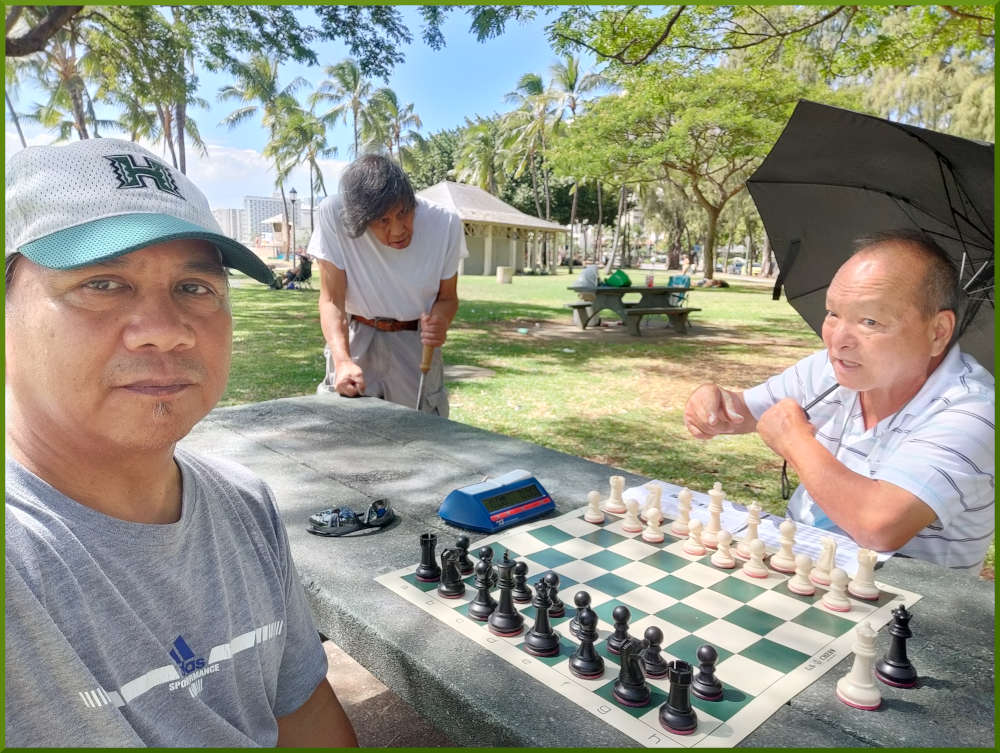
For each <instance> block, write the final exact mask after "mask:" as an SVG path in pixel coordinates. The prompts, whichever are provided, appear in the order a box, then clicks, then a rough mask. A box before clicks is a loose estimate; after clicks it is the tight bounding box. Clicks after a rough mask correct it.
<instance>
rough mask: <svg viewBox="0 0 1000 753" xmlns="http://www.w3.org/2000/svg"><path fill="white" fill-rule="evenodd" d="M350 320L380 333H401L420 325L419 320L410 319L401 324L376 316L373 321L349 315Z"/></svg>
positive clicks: (396, 320)
mask: <svg viewBox="0 0 1000 753" xmlns="http://www.w3.org/2000/svg"><path fill="white" fill-rule="evenodd" d="M351 319H353V320H354V321H356V322H361V323H362V324H364V325H367V326H369V327H374V328H375V329H377V330H379V331H381V332H401V331H402V330H404V329H417V327H418V326H419V324H420V320H419V319H411V320H410V321H408V322H401V321H399V319H389V318H387V317H384V316H376V317H375V318H374V319H365V318H364V317H363V316H358V315H357V314H351Z"/></svg>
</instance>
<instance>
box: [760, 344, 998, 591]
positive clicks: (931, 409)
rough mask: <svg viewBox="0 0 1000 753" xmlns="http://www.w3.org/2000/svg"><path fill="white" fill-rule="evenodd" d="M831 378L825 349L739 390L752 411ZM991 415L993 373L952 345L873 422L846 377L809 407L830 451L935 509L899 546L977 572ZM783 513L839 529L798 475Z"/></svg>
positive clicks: (987, 500)
mask: <svg viewBox="0 0 1000 753" xmlns="http://www.w3.org/2000/svg"><path fill="white" fill-rule="evenodd" d="M835 381H836V377H835V376H834V372H833V366H831V365H830V359H829V357H828V356H827V351H825V350H822V351H820V352H818V353H814V354H813V355H811V356H809V357H807V358H804V359H802V360H801V361H799V362H798V363H796V364H795V365H794V366H792V367H790V368H788V369H786V370H785V371H784V372H782V373H781V374H778V375H776V376H773V377H771V378H770V379H768V380H767V381H766V382H764V383H763V384H760V385H757V386H756V387H752V388H750V389H748V390H746V391H744V393H743V399H744V400H745V401H746V404H747V408H749V410H750V413H751V414H752V415H753V417H754V418H756V419H759V418H760V417H761V416H762V415H763V414H764V411H766V410H767V409H768V408H770V407H771V406H772V405H774V404H775V403H777V402H778V401H779V400H782V399H783V398H786V397H790V398H792V399H793V400H795V402H797V403H798V404H799V405H803V406H804V405H806V404H807V403H809V402H811V401H812V400H814V399H815V398H816V396H817V395H819V394H820V393H821V392H823V391H824V390H826V389H827V388H829V387H830V386H831V385H832V384H833V383H834V382H835ZM993 417H994V381H993V375H992V374H990V373H989V372H988V371H987V370H986V369H984V368H983V367H982V366H981V365H980V364H979V363H978V362H977V361H976V359H975V358H973V357H972V356H971V355H969V354H968V353H962V351H961V350H960V349H959V347H958V346H957V345H956V346H954V347H953V348H952V349H951V350H950V351H949V352H948V355H947V356H945V359H944V360H943V361H942V362H941V364H940V365H939V366H938V367H937V369H935V371H934V373H933V374H931V375H930V377H929V378H928V379H927V381H926V382H924V385H923V387H921V388H920V391H919V392H918V393H917V394H916V395H915V396H914V397H913V399H912V400H910V402H909V403H907V404H906V405H905V406H903V408H902V409H900V410H899V411H897V412H896V413H894V414H893V415H891V416H887V417H886V418H884V419H882V420H881V421H879V423H878V424H876V425H875V426H874V427H872V428H871V429H866V428H865V424H864V417H863V416H862V413H861V403H860V401H859V399H858V393H857V392H855V391H854V390H850V389H847V388H846V387H841V388H839V389H836V390H834V391H833V392H832V393H830V395H828V396H827V397H826V398H824V399H823V400H822V401H821V402H820V403H819V404H817V405H815V406H813V407H812V408H810V409H809V422H810V423H811V424H812V425H813V426H815V427H816V439H818V440H819V441H820V443H821V444H822V445H823V446H824V447H826V448H827V449H828V450H829V451H830V452H831V453H832V454H833V455H834V456H835V457H836V458H837V460H839V461H840V462H841V463H843V464H844V465H845V466H847V467H848V468H849V469H850V470H852V471H854V472H855V473H858V474H861V475H862V476H865V477H868V478H873V479H879V480H883V481H888V482H889V483H892V484H895V485H896V486H899V487H901V488H903V489H906V491H908V492H910V493H911V494H913V495H914V496H916V497H917V498H918V499H920V500H921V501H923V502H924V503H925V504H926V505H927V506H928V507H930V508H931V509H932V510H934V512H935V514H936V515H937V520H935V521H934V522H933V523H932V524H931V525H929V526H927V527H926V528H925V529H924V530H922V531H921V532H920V533H918V534H917V535H916V536H915V537H913V538H912V539H910V541H908V542H907V543H906V544H904V545H903V546H902V547H901V548H900V549H899V552H900V553H901V554H905V555H907V556H910V557H915V558H917V559H922V560H928V561H930V562H936V563H937V564H939V565H944V566H945V567H950V568H954V569H960V570H966V569H967V570H972V571H975V572H979V570H980V568H981V566H982V562H983V558H984V557H985V555H986V550H987V549H988V548H989V545H990V541H992V539H993V529H994V507H993V475H994V466H995V459H994V447H995V438H996V436H995V435H996V432H995V428H994V423H993ZM858 504H859V505H860V504H864V500H858ZM788 514H789V515H790V516H791V517H792V519H794V520H797V521H801V522H803V523H807V524H809V525H812V526H816V527H818V528H826V529H830V530H835V531H837V532H839V533H843V531H841V530H840V529H839V528H837V527H836V526H835V525H834V524H833V522H832V521H831V520H830V519H829V518H828V517H827V515H826V513H824V512H823V510H822V509H821V508H820V506H819V505H818V504H816V502H815V501H814V500H813V498H812V497H811V496H810V495H809V492H807V491H806V489H805V487H804V486H802V485H801V484H800V485H799V487H798V488H797V489H796V490H795V493H794V494H793V495H792V498H791V499H790V500H789V502H788Z"/></svg>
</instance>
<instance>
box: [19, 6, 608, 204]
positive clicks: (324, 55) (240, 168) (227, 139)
mask: <svg viewBox="0 0 1000 753" xmlns="http://www.w3.org/2000/svg"><path fill="white" fill-rule="evenodd" d="M401 11H402V13H403V16H404V18H405V19H406V22H407V25H408V26H409V28H410V31H411V34H412V36H413V37H414V41H413V42H412V43H411V44H410V45H407V46H406V47H405V48H404V52H405V55H406V62H405V63H403V64H402V65H399V66H397V67H396V70H395V71H394V72H393V74H392V76H391V77H390V79H389V82H388V86H390V87H391V88H392V89H393V90H395V92H396V94H397V95H398V96H399V98H400V100H401V101H402V102H403V103H404V104H406V103H410V102H412V103H413V105H414V110H415V112H416V113H417V115H419V116H420V118H421V120H422V121H423V128H422V129H421V132H422V133H423V134H425V135H426V134H429V133H433V132H434V131H438V130H441V129H443V128H453V127H455V126H458V125H461V124H463V123H464V119H465V117H466V116H469V117H473V116H475V115H477V114H478V115H490V114H492V113H494V112H505V111H506V110H507V109H509V107H510V106H509V105H507V104H505V102H504V95H505V94H506V93H507V92H509V91H511V90H513V89H514V88H515V86H516V84H517V80H518V78H520V76H521V75H522V74H524V73H528V72H535V73H539V74H542V75H543V76H544V77H545V79H546V80H547V79H548V74H549V71H548V69H549V66H550V65H551V64H552V63H553V62H555V60H556V55H555V54H554V53H553V52H552V50H551V49H550V47H549V43H548V41H547V39H546V36H545V32H544V27H545V25H546V23H547V22H548V21H551V20H552V18H553V15H549V16H546V15H542V16H540V17H539V18H538V19H536V20H535V21H533V22H531V23H530V24H525V25H518V24H515V25H512V26H510V27H509V28H508V30H507V31H506V33H504V34H503V35H502V36H500V37H499V38H497V39H492V40H487V41H485V42H482V43H479V42H477V41H476V40H475V38H474V36H473V35H472V34H471V33H470V32H469V30H468V27H469V22H468V17H467V16H465V15H464V13H461V12H459V11H457V10H456V11H455V12H453V13H451V14H449V16H448V17H447V20H446V22H445V25H444V34H445V40H446V42H447V44H446V46H445V48H444V49H442V50H439V51H434V50H432V49H430V48H429V47H427V45H425V44H424V43H423V42H422V41H421V40H420V27H419V18H418V15H417V9H416V8H413V7H409V6H404V7H401ZM306 12H308V11H306ZM316 50H317V52H318V55H319V59H320V66H318V67H312V68H310V67H307V66H300V65H293V64H285V65H284V66H282V68H281V80H282V82H283V83H287V82H288V81H291V80H292V79H293V78H294V77H295V76H302V77H303V78H305V79H306V80H307V81H309V82H310V83H311V84H312V87H313V88H315V87H316V86H318V84H319V83H320V82H321V81H322V80H323V78H324V76H323V74H322V67H323V66H326V65H331V64H334V63H336V62H339V61H340V60H342V59H344V58H345V57H347V51H346V49H345V48H344V46H343V45H341V44H338V43H327V44H324V45H321V46H318V47H316ZM584 63H585V68H586V69H590V68H592V67H593V58H587V57H584ZM227 83H229V79H228V78H227V77H226V76H225V74H210V73H208V72H206V71H202V72H200V73H199V88H200V92H199V94H200V96H201V97H202V98H203V99H205V100H207V101H208V102H209V108H208V109H207V110H205V109H197V110H195V111H194V112H192V113H190V114H191V115H192V116H193V117H194V118H195V120H196V121H197V123H198V127H199V129H200V131H201V135H202V138H203V139H204V141H205V143H206V144H207V145H208V149H209V155H208V158H207V159H206V158H205V157H201V156H200V155H198V154H197V153H194V152H192V150H190V149H189V151H188V161H189V167H188V175H189V176H190V177H191V178H192V179H193V180H194V181H195V182H196V183H197V184H198V185H199V186H200V187H201V188H202V190H203V191H204V192H205V193H206V195H207V196H208V198H209V202H210V203H211V204H212V206H213V207H238V206H242V201H241V199H242V197H243V196H244V195H245V194H253V195H264V196H268V195H270V194H271V192H272V191H273V190H274V173H273V171H271V170H270V168H269V167H268V166H267V163H266V161H265V160H264V159H263V158H262V157H261V156H260V152H261V150H262V149H263V147H264V144H265V142H266V133H265V132H264V130H263V128H262V127H261V126H260V121H259V119H253V120H250V121H247V122H246V123H244V124H243V125H241V126H239V127H238V128H235V129H233V130H230V129H228V128H226V127H225V126H221V125H219V123H220V121H221V120H222V118H223V117H224V116H225V115H226V114H227V113H228V112H230V111H232V110H233V109H235V108H236V106H237V104H236V103H235V102H224V103H220V102H219V101H218V98H217V93H218V91H219V89H220V87H222V86H223V85H225V84H227ZM373 83H374V84H375V86H383V85H386V84H385V82H383V81H382V80H381V79H376V80H375V81H374V82H373ZM40 96H41V95H40V94H38V92H37V91H33V90H31V89H30V88H28V87H26V86H25V87H22V89H21V92H20V96H19V99H18V101H17V103H16V105H15V106H16V107H17V109H18V110H19V111H24V110H28V109H30V104H31V103H32V102H33V101H37V100H39V99H40ZM299 96H300V100H302V99H304V98H305V96H306V93H303V92H300V95H299ZM22 128H24V130H25V136H26V138H27V139H28V142H29V144H49V143H52V142H53V140H54V135H53V134H51V133H46V132H43V131H42V130H41V129H39V128H37V127H33V126H31V125H30V124H22ZM106 135H113V134H106ZM328 137H329V141H330V143H331V144H333V145H336V146H337V147H338V150H339V153H338V157H339V159H337V160H330V161H329V162H328V163H326V164H325V165H324V167H325V169H324V174H325V176H326V180H327V190H328V191H331V192H332V191H333V190H334V188H335V186H336V181H337V179H338V177H339V171H340V169H341V168H342V167H343V164H346V163H345V160H347V159H348V156H349V151H348V148H349V145H350V143H351V141H352V136H351V130H350V124H340V125H338V126H337V127H336V128H332V129H330V131H329V132H328ZM5 147H6V155H7V156H8V157H9V156H10V154H12V153H13V152H14V151H17V150H18V149H20V148H21V147H20V143H19V141H18V138H17V135H16V132H15V130H14V127H13V125H12V124H11V123H10V121H9V116H8V120H7V122H6V128H5ZM291 186H294V187H295V188H296V189H297V190H298V192H299V195H300V196H302V197H303V198H307V197H308V181H307V178H306V173H305V170H304V169H300V170H298V171H296V172H295V173H293V174H292V177H291V180H290V182H289V183H288V184H286V187H291Z"/></svg>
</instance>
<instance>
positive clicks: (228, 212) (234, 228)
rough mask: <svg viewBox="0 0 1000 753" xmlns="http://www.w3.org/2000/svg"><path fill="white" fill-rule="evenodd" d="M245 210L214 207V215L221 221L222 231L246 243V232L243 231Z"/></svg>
mask: <svg viewBox="0 0 1000 753" xmlns="http://www.w3.org/2000/svg"><path fill="white" fill-rule="evenodd" d="M243 214H244V212H243V210H242V209H213V210H212V216H213V217H215V221H216V222H218V223H219V226H220V227H221V228H222V232H223V233H224V234H225V235H228V236H229V237H230V238H232V239H233V240H237V241H240V242H241V243H246V241H247V238H246V233H245V232H244V231H243V224H244V222H243Z"/></svg>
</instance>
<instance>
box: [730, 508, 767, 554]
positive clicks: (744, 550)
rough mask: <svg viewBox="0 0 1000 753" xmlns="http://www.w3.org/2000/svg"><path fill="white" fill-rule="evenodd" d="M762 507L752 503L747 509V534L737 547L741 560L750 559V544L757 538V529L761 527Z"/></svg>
mask: <svg viewBox="0 0 1000 753" xmlns="http://www.w3.org/2000/svg"><path fill="white" fill-rule="evenodd" d="M760 513H761V506H760V505H758V504H757V503H756V502H751V503H750V506H749V507H748V508H747V532H746V535H745V536H744V537H743V538H742V539H741V540H740V543H739V544H737V545H736V556H737V557H739V558H740V559H741V560H748V559H750V542H751V541H753V540H754V539H756V538H757V528H758V527H759V526H760Z"/></svg>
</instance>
